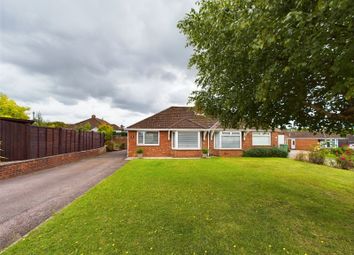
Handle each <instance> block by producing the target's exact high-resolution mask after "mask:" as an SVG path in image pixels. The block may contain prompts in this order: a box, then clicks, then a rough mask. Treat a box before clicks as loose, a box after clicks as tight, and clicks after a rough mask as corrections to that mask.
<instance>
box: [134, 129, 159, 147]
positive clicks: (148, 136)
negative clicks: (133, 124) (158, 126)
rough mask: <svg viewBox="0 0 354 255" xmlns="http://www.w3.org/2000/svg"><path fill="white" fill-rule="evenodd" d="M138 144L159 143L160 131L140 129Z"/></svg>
mask: <svg viewBox="0 0 354 255" xmlns="http://www.w3.org/2000/svg"><path fill="white" fill-rule="evenodd" d="M137 139H138V145H159V132H158V131H138V138H137Z"/></svg>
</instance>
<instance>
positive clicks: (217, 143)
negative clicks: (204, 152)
mask: <svg viewBox="0 0 354 255" xmlns="http://www.w3.org/2000/svg"><path fill="white" fill-rule="evenodd" d="M214 139H215V148H216V149H219V148H220V133H219V132H216V133H215V138H214Z"/></svg>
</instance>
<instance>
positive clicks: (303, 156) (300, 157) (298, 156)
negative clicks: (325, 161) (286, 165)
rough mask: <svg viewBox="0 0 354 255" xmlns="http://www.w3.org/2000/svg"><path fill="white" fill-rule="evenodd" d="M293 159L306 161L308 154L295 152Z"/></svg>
mask: <svg viewBox="0 0 354 255" xmlns="http://www.w3.org/2000/svg"><path fill="white" fill-rule="evenodd" d="M295 160H298V161H307V160H308V155H307V153H304V152H300V153H298V154H296V156H295Z"/></svg>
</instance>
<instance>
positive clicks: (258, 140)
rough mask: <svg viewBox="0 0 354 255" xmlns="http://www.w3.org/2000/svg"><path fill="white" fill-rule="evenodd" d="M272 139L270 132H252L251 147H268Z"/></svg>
mask: <svg viewBox="0 0 354 255" xmlns="http://www.w3.org/2000/svg"><path fill="white" fill-rule="evenodd" d="M271 144H272V139H271V135H270V132H252V145H253V146H270V145H271Z"/></svg>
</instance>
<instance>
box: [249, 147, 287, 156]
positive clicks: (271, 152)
mask: <svg viewBox="0 0 354 255" xmlns="http://www.w3.org/2000/svg"><path fill="white" fill-rule="evenodd" d="M243 156H244V157H279V158H286V157H287V156H288V151H285V150H282V149H279V148H275V147H273V148H252V149H249V150H247V151H245V152H244V153H243Z"/></svg>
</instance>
